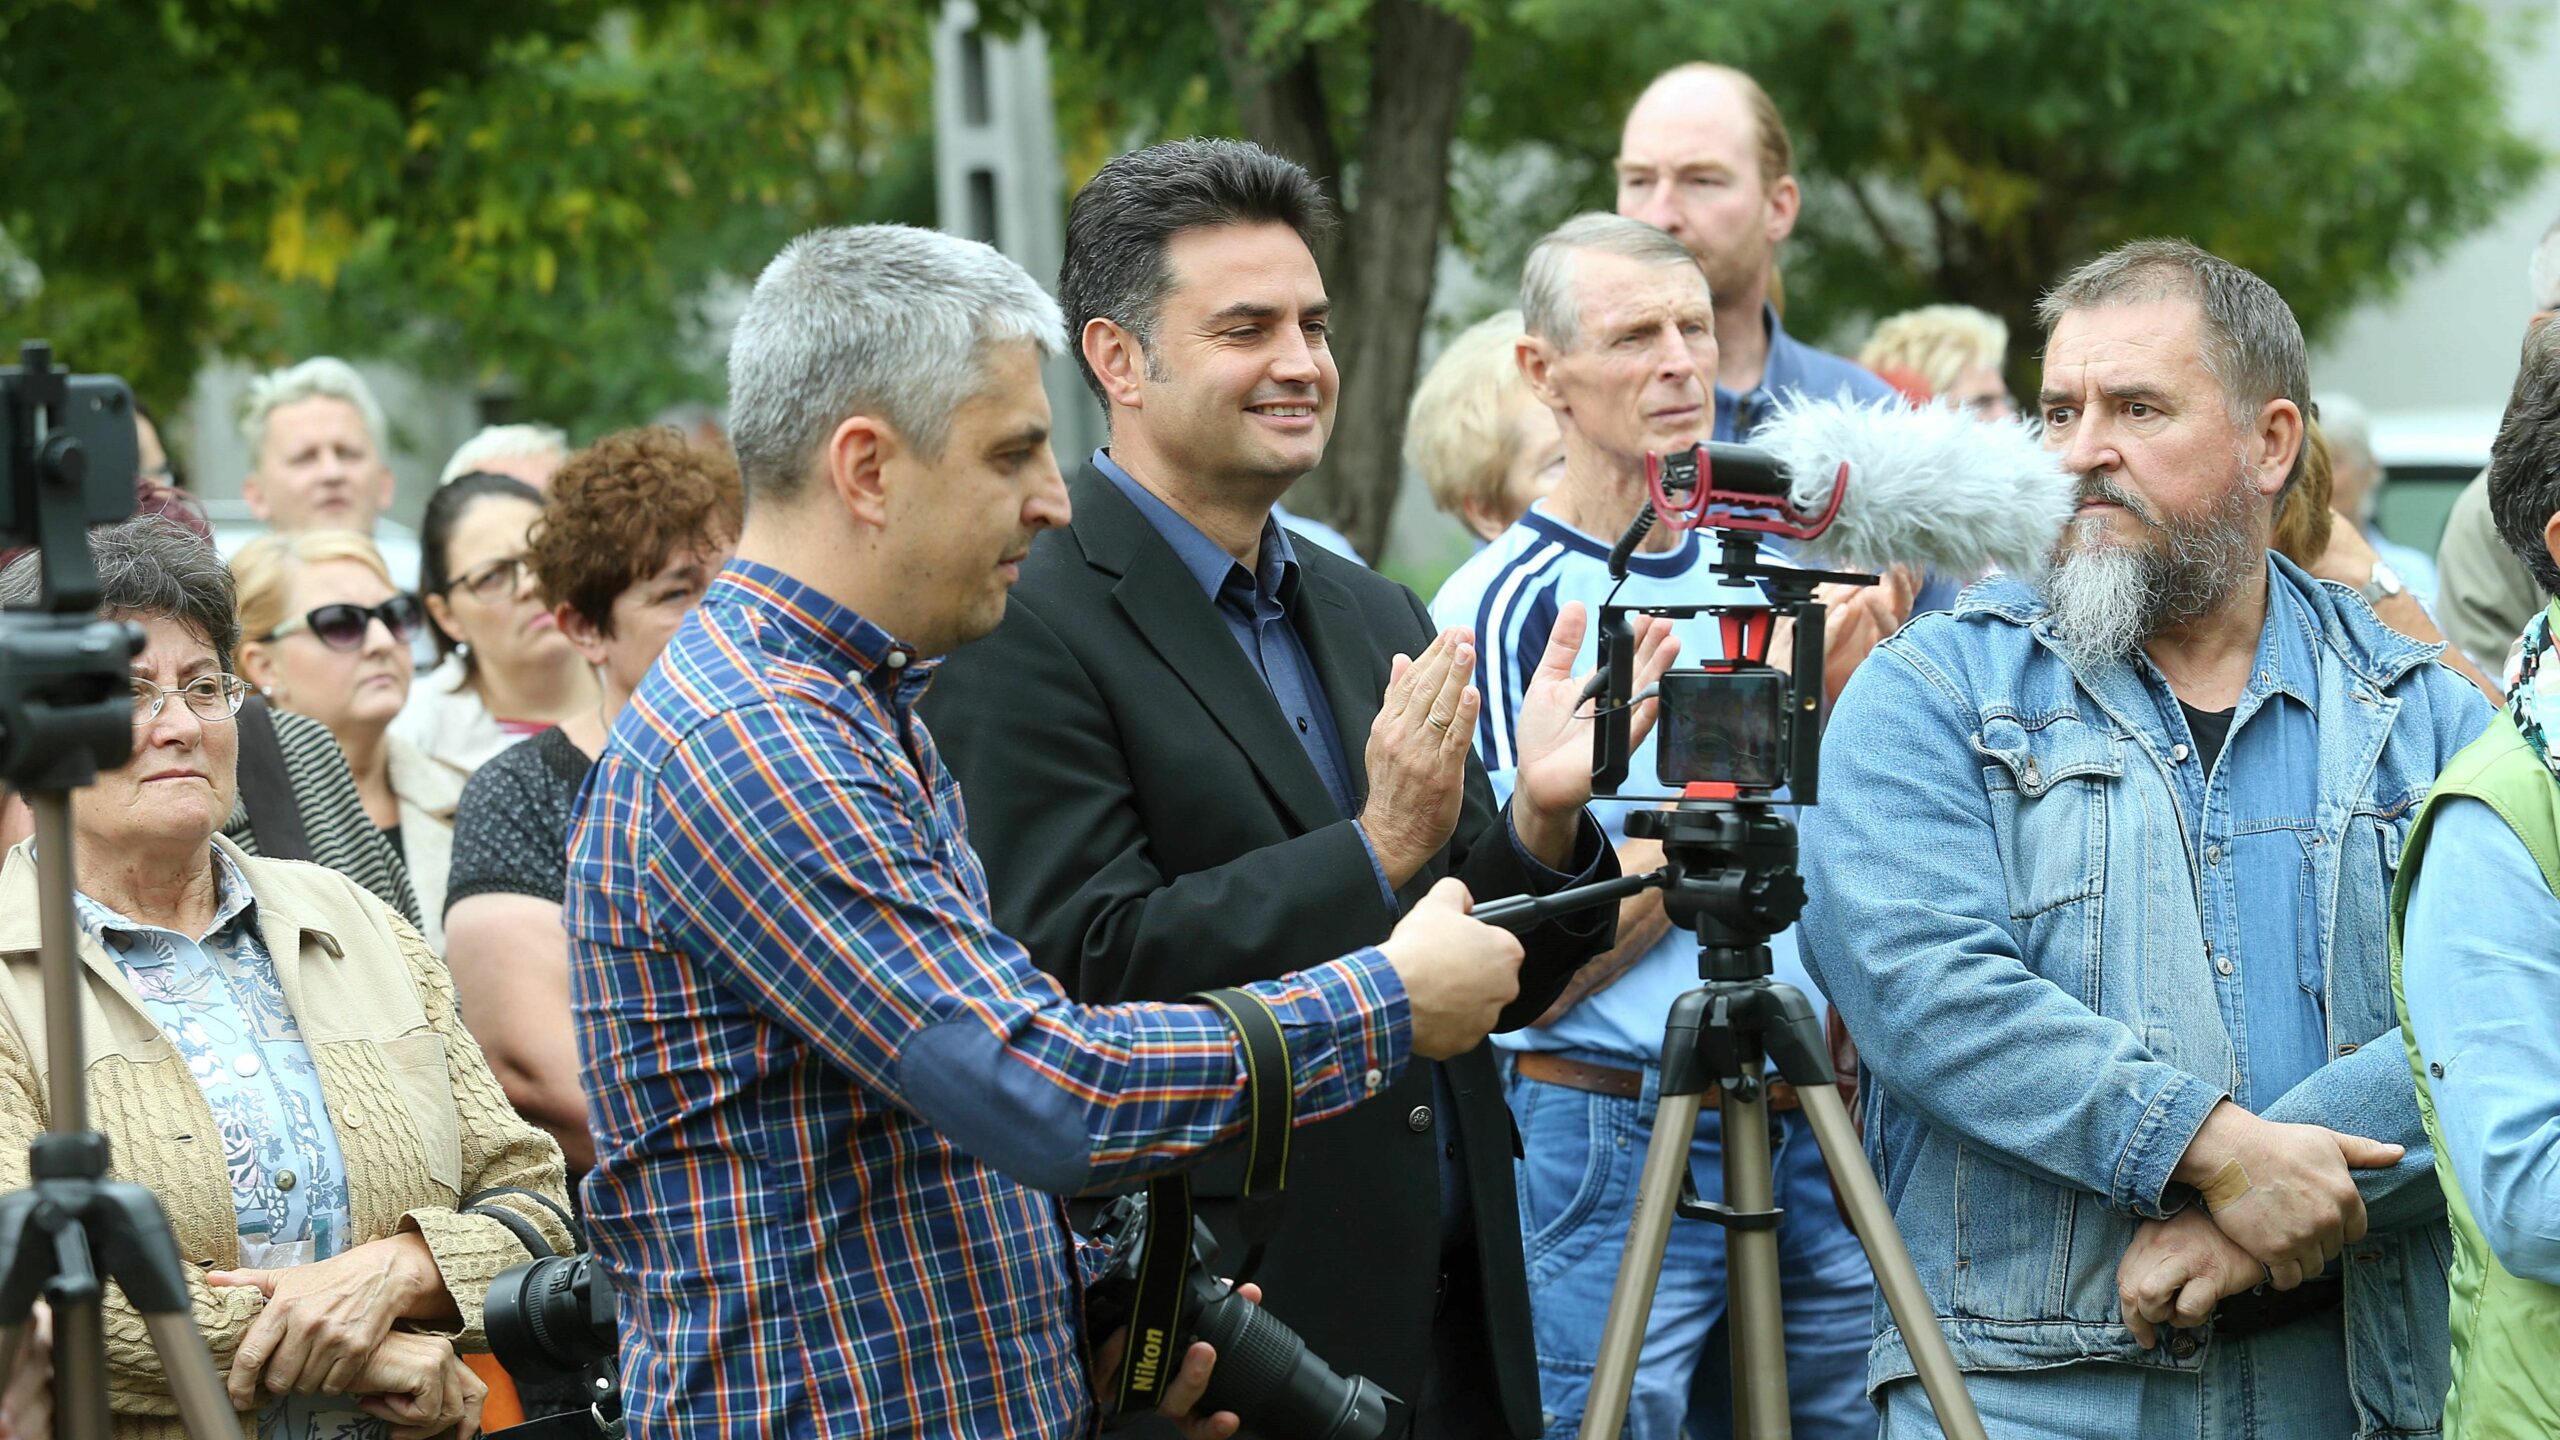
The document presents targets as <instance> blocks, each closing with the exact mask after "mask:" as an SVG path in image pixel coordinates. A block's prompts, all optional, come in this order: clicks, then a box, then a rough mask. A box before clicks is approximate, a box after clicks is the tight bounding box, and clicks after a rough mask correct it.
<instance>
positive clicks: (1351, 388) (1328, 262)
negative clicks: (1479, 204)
mask: <svg viewBox="0 0 2560 1440" xmlns="http://www.w3.org/2000/svg"><path fill="white" fill-rule="evenodd" d="M1209 14H1210V20H1211V22H1212V24H1213V25H1214V26H1215V27H1216V29H1217V33H1218V43H1219V50H1220V52H1221V54H1222V55H1223V57H1224V59H1225V61H1226V66H1227V72H1228V77H1229V79H1230V80H1231V81H1232V82H1233V83H1234V85H1235V87H1236V97H1237V99H1236V108H1237V111H1238V113H1239V114H1240V115H1241V116H1242V117H1243V119H1244V124H1245V129H1246V133H1247V134H1248V135H1250V136H1251V137H1252V138H1253V139H1254V140H1255V141H1256V142H1257V143H1259V144H1262V145H1264V146H1267V147H1269V148H1271V149H1273V150H1276V151H1278V152H1280V153H1281V154H1284V155H1287V156H1289V157H1290V158H1291V159H1293V160H1296V161H1298V162H1299V163H1300V164H1302V165H1305V166H1307V168H1308V169H1309V170H1310V171H1311V172H1313V173H1315V174H1316V175H1317V176H1318V177H1319V178H1321V179H1323V180H1324V181H1325V182H1326V188H1327V189H1328V190H1329V191H1330V192H1331V193H1332V194H1333V196H1334V198H1335V200H1336V202H1337V203H1338V204H1340V206H1341V207H1342V210H1343V224H1342V229H1341V231H1340V232H1339V234H1338V235H1337V236H1336V237H1335V238H1334V240H1333V241H1332V242H1331V243H1330V244H1328V245H1326V246H1324V247H1322V248H1321V249H1320V250H1319V251H1318V254H1317V257H1316V259H1317V263H1318V264H1320V265H1322V266H1323V267H1324V278H1325V288H1326V291H1327V293H1329V294H1330V295H1331V296H1332V297H1333V301H1334V316H1335V324H1334V336H1335V340H1334V358H1335V361H1336V362H1337V363H1338V364H1339V365H1340V366H1341V367H1342V382H1343V383H1342V398H1341V400H1340V402H1339V404H1338V405H1337V407H1336V409H1335V413H1334V428H1333V440H1332V443H1331V445H1330V446H1329V447H1328V448H1327V450H1326V454H1325V463H1324V465H1323V466H1322V467H1321V468H1320V469H1318V470H1317V471H1316V472H1315V473H1314V474H1312V475H1310V476H1308V477H1307V479H1306V480H1305V481H1304V482H1302V483H1301V485H1300V486H1299V488H1298V489H1297V490H1296V491H1294V492H1292V494H1291V496H1290V501H1291V504H1292V508H1295V509H1301V510H1304V511H1305V512H1307V513H1309V514H1311V515H1314V516H1316V517H1318V518H1320V519H1323V520H1326V521H1329V522H1331V523H1332V524H1334V525H1336V526H1338V527H1340V528H1341V530H1342V531H1343V533H1345V534H1346V535H1348V536H1350V537H1351V543H1352V544H1354V545H1356V546H1358V547H1359V548H1360V553H1361V554H1363V555H1367V556H1369V557H1370V558H1372V559H1375V558H1377V557H1379V556H1380V555H1383V554H1384V553H1385V551H1386V544H1387V524H1388V521H1389V520H1390V519H1391V518H1392V517H1393V515H1394V511H1395V499H1396V490H1397V488H1398V486H1399V485H1400V484H1401V483H1402V481H1403V477H1404V457H1403V448H1404V412H1405V404H1406V401H1407V400H1408V398H1409V397H1410V396H1411V395H1412V394H1413V382H1414V370H1415V368H1416V366H1415V362H1416V361H1417V359H1418V358H1419V357H1420V355H1421V351H1422V325H1423V321H1424V319H1425V318H1426V316H1427V314H1428V312H1429V309H1430V305H1431V286H1432V278H1433V270H1434V268H1435V267H1436V265H1437V263H1438V260H1439V254H1440V229H1441V225H1442V224H1443V222H1444V221H1445V220H1446V218H1447V215H1448V209H1449V147H1450V144H1451V142H1452V141H1453V140H1454V139H1455V138H1456V136H1457V130H1458V105H1459V102H1460V100H1461V99H1462V98H1464V95H1465V91H1466V75H1467V62H1468V59H1469V57H1470V56H1471V55H1472V53H1473V52H1474V49H1475V35H1474V32H1472V31H1470V30H1469V29H1468V28H1467V26H1466V24H1465V22H1463V21H1461V20H1459V19H1457V18H1456V17H1454V16H1452V15H1450V14H1448V13H1447V12H1446V11H1443V10H1441V9H1439V8H1437V7H1435V6H1433V5H1431V4H1428V3H1426V0H1373V3H1372V4H1371V6H1370V11H1369V37H1370V39H1369V46H1370V54H1369V103H1368V113H1367V115H1366V116H1365V118H1364V122H1363V127H1362V128H1363V133H1362V137H1361V142H1360V150H1359V155H1358V157H1357V160H1356V163H1355V164H1354V165H1353V166H1352V167H1351V169H1350V173H1349V174H1348V175H1347V176H1346V175H1344V174H1343V173H1342V171H1341V169H1340V167H1339V160H1338V155H1337V152H1336V149H1335V147H1334V144H1333V140H1332V133H1333V132H1332V128H1331V124H1330V118H1329V114H1328V112H1327V109H1326V106H1325V103H1324V96H1323V92H1322V91H1321V89H1320V88H1319V87H1318V85H1317V76H1316V71H1315V68H1314V67H1315V59H1314V55H1313V52H1311V51H1302V52H1300V53H1298V54H1297V55H1294V56H1288V57H1277V58H1263V59H1257V58H1256V57H1255V56H1254V55H1253V54H1252V50H1251V34H1252V28H1253V27H1252V24H1251V20H1250V16H1249V10H1248V6H1247V4H1246V0H1209ZM1346 181H1347V183H1346Z"/></svg>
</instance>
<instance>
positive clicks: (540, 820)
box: [444, 725, 595, 911]
mask: <svg viewBox="0 0 2560 1440" xmlns="http://www.w3.org/2000/svg"><path fill="white" fill-rule="evenodd" d="M594 764H595V762H594V761H592V760H590V759H588V758H587V752H585V751H584V750H581V749H579V748H578V747H577V746H576V745H573V744H571V743H570V741H569V737H568V736H566V735H563V734H561V733H560V728H559V727H558V726H556V725H555V726H553V727H552V728H550V729H548V730H545V731H543V732H541V733H540V734H538V735H535V736H533V737H532V738H530V739H528V740H525V741H524V742H522V743H521V744H516V745H510V746H508V747H507V748H506V749H504V750H501V751H499V752H498V753H497V754H496V755H495V756H493V757H491V759H490V760H489V761H488V762H487V763H486V764H484V765H482V766H481V767H480V768H479V769H478V770H475V771H473V772H472V774H471V779H470V780H469V781H468V782H466V783H465V784H464V785H463V787H462V803H461V805H460V807H459V808H457V809H456V810H455V811H454V816H453V869H452V873H451V874H450V875H449V876H447V878H446V880H445V890H444V906H445V909H446V910H447V911H450V910H452V909H453V902H455V901H456V900H460V899H462V898H463V897H464V896H466V895H531V896H534V897H536V898H537V899H543V900H549V901H552V902H553V903H555V904H557V903H560V902H562V901H563V899H564V898H565V896H566V894H567V890H568V881H569V819H570V806H571V804H572V803H573V802H575V801H576V800H577V798H578V787H579V786H580V785H581V784H584V783H585V781H586V778H587V771H588V770H589V769H590V768H592V767H593V766H594Z"/></svg>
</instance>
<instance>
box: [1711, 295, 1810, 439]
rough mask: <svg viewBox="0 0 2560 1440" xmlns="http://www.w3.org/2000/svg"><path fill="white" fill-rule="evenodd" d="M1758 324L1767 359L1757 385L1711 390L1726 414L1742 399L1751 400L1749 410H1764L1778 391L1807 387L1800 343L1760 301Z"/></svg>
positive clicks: (1775, 312) (1773, 308) (1770, 307)
mask: <svg viewBox="0 0 2560 1440" xmlns="http://www.w3.org/2000/svg"><path fill="white" fill-rule="evenodd" d="M1760 324H1761V328H1762V329H1763V330H1764V331H1765V332H1766V333H1767V335H1768V337H1769V358H1768V359H1767V360H1766V361H1765V362H1763V363H1762V365H1761V367H1760V383H1759V384H1758V385H1757V386H1754V387H1753V388H1751V389H1749V390H1727V389H1726V388H1724V387H1723V386H1721V385H1718V386H1717V387H1715V390H1716V409H1717V410H1719V411H1722V412H1724V413H1726V414H1731V413H1732V412H1733V410H1734V407H1735V406H1737V405H1738V404H1740V403H1741V402H1742V401H1744V400H1751V401H1754V402H1755V403H1754V405H1753V407H1752V408H1753V409H1754V410H1760V409H1765V408H1767V400H1768V397H1770V396H1772V395H1775V394H1777V393H1779V392H1780V391H1782V390H1787V389H1795V390H1799V391H1802V390H1808V389H1810V388H1811V387H1810V386H1809V385H1808V384H1807V382H1806V380H1805V374H1804V349H1805V347H1804V344H1803V342H1801V341H1799V340H1797V339H1796V337H1794V336H1793V335H1790V334H1788V333H1787V327H1786V326H1784V325H1782V324H1780V323H1779V322H1778V307H1777V306H1775V305H1772V304H1770V303H1769V302H1767V301H1765V300H1764V301H1762V302H1760Z"/></svg>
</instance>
